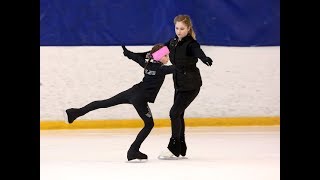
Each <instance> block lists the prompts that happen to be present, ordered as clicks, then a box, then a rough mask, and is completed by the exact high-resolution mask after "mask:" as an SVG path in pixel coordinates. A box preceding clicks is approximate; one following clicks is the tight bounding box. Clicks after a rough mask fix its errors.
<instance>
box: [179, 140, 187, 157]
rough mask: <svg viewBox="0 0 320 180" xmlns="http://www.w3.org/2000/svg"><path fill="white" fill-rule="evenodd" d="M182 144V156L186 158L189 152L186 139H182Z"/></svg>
mask: <svg viewBox="0 0 320 180" xmlns="http://www.w3.org/2000/svg"><path fill="white" fill-rule="evenodd" d="M180 143H181V146H180V147H181V153H180V154H181V156H186V152H187V145H186V141H185V137H180Z"/></svg>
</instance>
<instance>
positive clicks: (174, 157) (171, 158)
mask: <svg viewBox="0 0 320 180" xmlns="http://www.w3.org/2000/svg"><path fill="white" fill-rule="evenodd" d="M158 159H160V160H182V159H188V158H187V157H185V156H179V157H177V156H174V155H172V156H161V155H160V156H158Z"/></svg>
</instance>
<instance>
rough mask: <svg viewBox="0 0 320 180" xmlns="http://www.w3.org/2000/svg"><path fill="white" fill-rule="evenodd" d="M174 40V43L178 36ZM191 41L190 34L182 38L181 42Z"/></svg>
mask: <svg viewBox="0 0 320 180" xmlns="http://www.w3.org/2000/svg"><path fill="white" fill-rule="evenodd" d="M174 39H175V40H176V41H178V39H179V38H178V36H177V35H176V36H175V38H174ZM191 39H193V37H192V36H191V35H190V34H188V35H186V36H185V37H184V38H182V39H181V42H183V41H187V40H191Z"/></svg>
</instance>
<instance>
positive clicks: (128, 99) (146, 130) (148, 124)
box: [80, 87, 154, 151]
mask: <svg viewBox="0 0 320 180" xmlns="http://www.w3.org/2000/svg"><path fill="white" fill-rule="evenodd" d="M119 104H132V105H133V106H134V108H135V109H136V111H137V112H138V114H139V116H140V117H141V119H142V120H143V122H144V127H143V128H142V130H141V131H140V132H139V133H138V135H137V137H136V139H135V141H134V142H133V143H132V145H131V147H130V150H133V151H138V150H139V148H140V146H141V144H142V142H143V141H144V140H145V139H146V138H147V136H148V135H149V134H150V132H151V130H152V128H153V126H154V122H153V118H152V114H151V111H150V108H149V106H148V102H147V101H146V100H145V98H144V96H143V93H139V88H137V87H132V88H130V89H128V90H126V91H123V92H121V93H119V94H117V95H115V96H113V97H111V98H109V99H105V100H100V101H93V102H91V103H89V104H87V105H86V106H84V107H82V108H80V112H81V113H82V115H84V114H86V113H88V112H90V111H93V110H95V109H99V108H108V107H111V106H116V105H119ZM124 113H125V112H124Z"/></svg>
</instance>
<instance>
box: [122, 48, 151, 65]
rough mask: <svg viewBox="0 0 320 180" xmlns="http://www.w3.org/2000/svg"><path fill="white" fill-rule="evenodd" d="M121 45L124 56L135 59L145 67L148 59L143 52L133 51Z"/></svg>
mask: <svg viewBox="0 0 320 180" xmlns="http://www.w3.org/2000/svg"><path fill="white" fill-rule="evenodd" d="M121 47H122V49H123V55H124V56H126V57H127V58H129V59H132V60H134V61H135V62H136V63H138V64H139V65H140V66H141V67H143V68H144V66H145V65H146V60H145V58H144V57H143V55H142V54H141V53H133V52H131V51H129V50H128V49H127V48H126V47H125V46H121Z"/></svg>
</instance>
